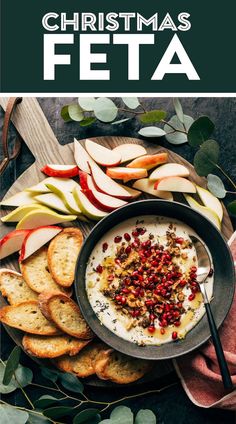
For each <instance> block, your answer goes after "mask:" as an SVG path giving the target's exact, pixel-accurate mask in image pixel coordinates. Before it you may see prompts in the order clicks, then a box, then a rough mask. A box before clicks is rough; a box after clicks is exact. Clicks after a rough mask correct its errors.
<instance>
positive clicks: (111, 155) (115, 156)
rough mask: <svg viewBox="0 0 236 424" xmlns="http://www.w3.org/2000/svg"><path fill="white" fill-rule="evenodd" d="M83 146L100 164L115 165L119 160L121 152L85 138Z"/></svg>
mask: <svg viewBox="0 0 236 424" xmlns="http://www.w3.org/2000/svg"><path fill="white" fill-rule="evenodd" d="M85 147H86V150H87V152H88V154H89V155H90V156H91V157H92V158H93V160H95V162H97V163H98V164H99V165H102V166H116V165H118V164H119V163H120V162H121V154H120V153H119V152H114V150H110V149H107V148H106V147H104V146H101V145H100V144H97V143H94V141H92V140H89V139H87V140H86V141H85Z"/></svg>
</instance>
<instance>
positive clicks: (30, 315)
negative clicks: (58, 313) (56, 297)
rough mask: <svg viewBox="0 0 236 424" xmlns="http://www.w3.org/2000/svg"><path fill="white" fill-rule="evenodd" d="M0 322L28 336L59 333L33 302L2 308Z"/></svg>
mask: <svg viewBox="0 0 236 424" xmlns="http://www.w3.org/2000/svg"><path fill="white" fill-rule="evenodd" d="M0 321H1V322H3V323H4V324H7V325H9V326H10V327H14V328H18V329H19V330H22V331H26V332H27V333H30V334H40V335H42V336H54V335H56V334H58V333H59V331H58V328H57V327H55V326H54V325H53V324H52V323H51V322H50V321H48V320H47V319H46V318H45V317H44V316H43V314H42V312H41V311H40V309H39V307H38V302H37V301H35V300H29V301H27V302H22V303H20V304H18V305H15V306H4V307H3V308H2V309H1V310H0Z"/></svg>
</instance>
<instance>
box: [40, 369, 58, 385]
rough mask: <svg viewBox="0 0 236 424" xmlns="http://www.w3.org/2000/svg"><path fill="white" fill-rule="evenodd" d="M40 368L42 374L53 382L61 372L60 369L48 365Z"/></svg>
mask: <svg viewBox="0 0 236 424" xmlns="http://www.w3.org/2000/svg"><path fill="white" fill-rule="evenodd" d="M40 370H41V374H42V376H43V377H44V378H46V379H47V380H50V381H52V382H53V383H56V381H57V379H58V377H59V375H60V374H61V372H60V371H57V370H54V369H51V368H47V367H41V368H40Z"/></svg>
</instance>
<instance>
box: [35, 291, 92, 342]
mask: <svg viewBox="0 0 236 424" xmlns="http://www.w3.org/2000/svg"><path fill="white" fill-rule="evenodd" d="M39 307H40V309H41V311H42V313H43V315H44V316H45V317H46V318H47V319H48V320H50V321H52V322H53V323H54V324H55V325H56V326H57V327H58V328H59V329H60V330H61V331H63V332H64V333H66V334H69V335H70V336H73V337H77V338H79V339H91V338H92V337H93V333H92V331H91V329H90V328H89V326H88V325H87V323H86V321H85V320H84V318H83V316H82V314H81V312H80V309H79V307H78V305H77V304H76V303H75V302H74V301H73V300H72V299H70V298H69V297H68V296H66V295H65V294H62V293H41V294H40V296H39Z"/></svg>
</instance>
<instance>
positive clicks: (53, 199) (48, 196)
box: [35, 193, 71, 215]
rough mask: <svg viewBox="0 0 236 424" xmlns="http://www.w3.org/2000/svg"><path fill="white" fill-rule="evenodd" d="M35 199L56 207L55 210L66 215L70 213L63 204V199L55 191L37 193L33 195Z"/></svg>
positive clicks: (50, 206)
mask: <svg viewBox="0 0 236 424" xmlns="http://www.w3.org/2000/svg"><path fill="white" fill-rule="evenodd" d="M35 199H36V200H37V201H38V202H40V203H42V204H43V205H45V206H48V207H49V208H51V209H56V210H57V211H59V212H62V213H65V214H67V215H70V214H71V212H70V211H69V209H68V208H67V207H66V206H65V203H64V202H63V200H62V199H61V198H60V197H59V196H57V194H55V193H43V194H39V195H38V196H35Z"/></svg>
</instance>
